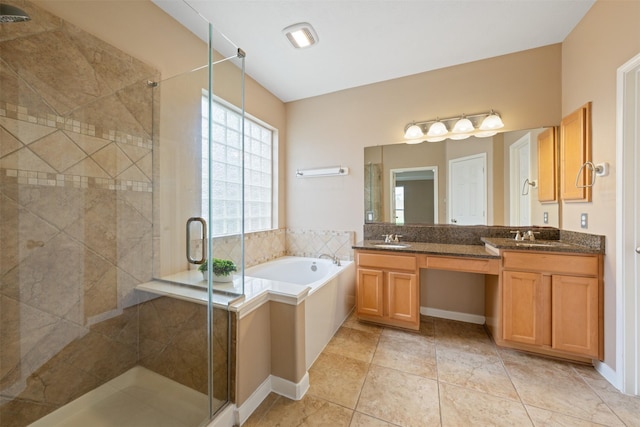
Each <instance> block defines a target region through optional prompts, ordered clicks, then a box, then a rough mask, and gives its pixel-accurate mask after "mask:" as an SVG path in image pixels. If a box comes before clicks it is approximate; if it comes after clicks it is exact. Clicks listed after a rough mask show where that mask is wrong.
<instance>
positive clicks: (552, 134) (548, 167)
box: [538, 128, 558, 202]
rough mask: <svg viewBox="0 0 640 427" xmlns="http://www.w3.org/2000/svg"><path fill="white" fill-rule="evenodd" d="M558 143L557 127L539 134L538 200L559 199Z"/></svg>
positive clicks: (549, 200) (553, 200) (552, 200)
mask: <svg viewBox="0 0 640 427" xmlns="http://www.w3.org/2000/svg"><path fill="white" fill-rule="evenodd" d="M557 165H558V161H557V145H556V128H549V129H547V130H545V131H544V132H542V133H541V134H540V135H538V201H540V202H555V201H556V199H557V193H558V190H557V188H558V187H557V185H556V175H557V173H558V172H557V170H558V168H557Z"/></svg>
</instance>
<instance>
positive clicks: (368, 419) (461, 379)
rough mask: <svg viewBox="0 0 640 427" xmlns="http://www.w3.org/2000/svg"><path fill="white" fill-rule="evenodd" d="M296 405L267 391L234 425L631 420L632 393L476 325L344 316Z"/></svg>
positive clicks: (636, 414) (638, 412) (638, 421)
mask: <svg viewBox="0 0 640 427" xmlns="http://www.w3.org/2000/svg"><path fill="white" fill-rule="evenodd" d="M309 376H310V383H311V387H310V389H309V391H308V392H307V394H306V395H305V396H304V397H303V398H302V399H301V400H300V401H293V400H290V399H287V398H285V397H282V396H279V395H277V394H274V393H272V394H270V395H269V396H268V397H267V398H266V399H265V400H264V401H263V402H262V404H261V405H260V406H259V407H258V408H257V409H256V411H255V412H254V413H253V414H252V415H251V417H250V418H249V419H248V420H247V421H246V422H245V423H244V424H243V427H262V426H332V427H338V426H351V427H362V426H373V427H376V426H456V427H457V426H594V425H605V426H640V397H631V396H626V395H623V394H621V393H619V392H618V391H617V390H616V389H615V388H614V387H613V386H611V384H609V383H608V382H607V381H606V380H605V379H603V378H602V377H601V376H600V375H599V374H598V373H597V372H596V371H595V370H594V369H593V368H592V367H589V366H581V365H577V364H573V363H567V362H561V361H557V360H552V359H547V358H543V357H538V356H534V355H529V354H525V353H520V352H516V351H512V350H505V349H499V348H497V347H496V346H495V345H494V344H493V342H492V341H491V339H490V338H489V337H488V335H487V334H486V332H485V330H484V328H483V327H482V326H480V325H474V324H470V323H462V322H455V321H450V320H444V319H434V318H423V319H422V323H421V328H420V331H419V333H416V332H405V331H401V330H397V329H392V328H385V327H379V326H374V325H368V324H364V323H360V322H358V321H357V320H356V319H355V317H354V316H351V317H350V318H349V319H347V321H346V322H345V323H344V324H343V325H342V327H341V328H340V329H339V330H338V332H337V333H336V335H335V336H334V337H333V339H332V340H331V341H330V342H329V344H328V345H327V347H326V348H325V350H324V351H323V352H322V354H321V355H320V356H319V358H318V360H317V361H316V362H315V363H314V364H313V366H312V367H311V369H310V371H309Z"/></svg>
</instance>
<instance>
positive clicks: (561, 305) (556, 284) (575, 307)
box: [502, 251, 604, 360]
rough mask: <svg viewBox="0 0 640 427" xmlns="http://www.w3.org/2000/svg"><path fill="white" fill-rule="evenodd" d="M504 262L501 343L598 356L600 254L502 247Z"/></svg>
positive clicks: (600, 353)
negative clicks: (531, 250) (569, 253)
mask: <svg viewBox="0 0 640 427" xmlns="http://www.w3.org/2000/svg"><path fill="white" fill-rule="evenodd" d="M502 261H503V271H502V331H503V336H502V339H503V340H504V341H505V343H507V344H508V343H515V344H518V345H525V346H526V347H525V348H524V349H526V350H530V351H536V350H540V352H542V353H545V354H550V355H558V356H563V355H566V354H569V355H575V356H582V357H589V358H597V359H601V360H602V358H603V356H604V355H603V340H602V315H603V308H602V258H601V256H600V255H574V254H572V255H566V254H559V253H539V252H521V251H505V252H504V253H503V254H502ZM516 347H517V345H516ZM518 348H520V347H518Z"/></svg>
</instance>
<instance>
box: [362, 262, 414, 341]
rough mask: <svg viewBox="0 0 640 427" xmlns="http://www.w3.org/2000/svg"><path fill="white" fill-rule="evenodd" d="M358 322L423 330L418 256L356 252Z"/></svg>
mask: <svg viewBox="0 0 640 427" xmlns="http://www.w3.org/2000/svg"><path fill="white" fill-rule="evenodd" d="M356 265H357V282H356V315H357V316H358V319H360V320H365V321H369V322H376V323H381V324H385V325H391V326H397V327H402V328H408V329H413V330H418V329H420V292H419V287H420V284H419V283H418V271H417V262H416V257H415V255H398V254H394V253H387V252H375V253H374V252H362V251H356Z"/></svg>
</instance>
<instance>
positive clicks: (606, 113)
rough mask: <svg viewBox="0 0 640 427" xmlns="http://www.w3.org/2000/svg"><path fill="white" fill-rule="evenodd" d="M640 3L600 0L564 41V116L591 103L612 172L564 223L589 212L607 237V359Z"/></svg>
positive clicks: (570, 206) (596, 138)
mask: <svg viewBox="0 0 640 427" xmlns="http://www.w3.org/2000/svg"><path fill="white" fill-rule="evenodd" d="M639 22H640V2H638V1H609V0H606V1H603V0H600V1H598V2H596V3H595V4H594V5H593V7H592V8H591V9H590V10H589V12H588V13H587V15H586V16H585V17H584V18H583V19H582V21H580V23H579V24H578V25H577V26H576V28H575V29H574V30H573V31H572V32H571V34H569V36H568V37H567V38H566V39H565V41H564V43H563V45H562V114H563V116H565V115H567V114H569V113H571V112H572V111H574V110H576V109H577V108H579V107H580V106H581V105H583V104H585V103H586V102H588V101H591V102H592V103H593V104H592V121H593V126H592V129H593V130H592V141H593V161H594V162H595V163H601V162H608V163H609V164H610V165H611V173H610V175H609V176H608V177H604V178H598V179H597V181H596V184H595V187H594V189H593V201H592V202H591V203H564V204H563V208H562V209H563V212H562V225H563V228H565V229H567V230H574V231H584V230H581V228H580V214H581V213H582V212H586V213H587V214H589V229H588V230H587V231H588V232H590V233H596V234H602V235H605V236H606V237H607V248H606V256H605V260H604V264H605V265H604V267H605V277H604V281H605V331H604V333H605V351H604V353H605V363H606V364H607V365H608V366H610V367H612V368H614V369H615V365H616V363H615V360H616V359H615V357H616V351H615V346H616V339H617V337H616V325H615V316H616V293H615V290H616V277H615V265H616V264H615V263H616V256H617V254H616V253H615V245H616V239H615V233H616V210H615V203H616V178H615V175H616V144H615V141H616V70H617V69H618V67H620V66H621V65H623V64H624V63H625V62H627V61H628V60H629V59H631V58H632V57H634V56H635V55H637V54H638V53H640V25H638V23H639Z"/></svg>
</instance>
